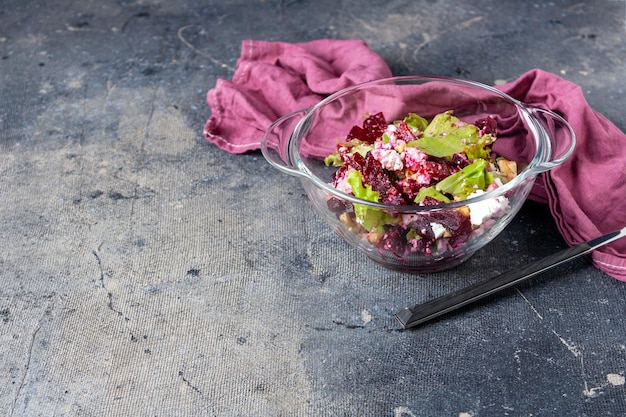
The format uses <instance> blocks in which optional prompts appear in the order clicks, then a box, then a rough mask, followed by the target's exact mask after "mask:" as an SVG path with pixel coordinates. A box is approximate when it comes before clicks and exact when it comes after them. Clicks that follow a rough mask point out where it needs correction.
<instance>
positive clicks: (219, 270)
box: [0, 0, 626, 417]
mask: <svg viewBox="0 0 626 417" xmlns="http://www.w3.org/2000/svg"><path fill="white" fill-rule="evenodd" d="M625 22H626V4H625V2H624V1H622V0H618V1H612V0H597V1H562V0H560V1H552V2H543V1H536V2H531V1H523V2H521V1H513V0H507V1H502V0H481V1H471V2H465V1H460V0H456V1H437V0H432V1H399V0H396V1H371V2H367V3H366V2H357V1H336V0H316V1H274V0H265V1H243V0H241V1H216V0H203V1H200V0H181V1H166V0H145V1H143V0H141V1H134V0H119V1H96V0H85V1H82V0H81V1H77V0H74V1H73V0H50V1H22V0H3V1H2V3H1V4H0V58H1V59H0V77H1V80H0V152H1V158H0V198H1V202H0V283H1V285H0V415H6V416H13V417H18V416H20V417H21V416H112V415H119V416H394V417H417V416H420V417H422V416H455V417H457V416H458V417H471V416H474V417H476V416H506V415H510V416H535V417H536V416H564V415H568V416H624V415H625V414H626V391H625V385H624V375H625V373H626V324H624V321H623V316H624V311H625V309H626V304H625V301H624V300H625V299H626V285H624V284H623V283H619V282H617V281H616V280H614V279H612V278H610V277H608V276H607V275H604V274H603V273H601V272H599V271H597V270H596V269H594V268H593V267H591V266H589V265H588V264H587V262H586V261H585V260H578V261H575V262H573V263H571V264H569V265H567V266H566V267H563V268H560V269H559V270H557V271H555V272H554V273H551V274H548V275H545V276H542V277H541V278H538V279H536V280H534V281H532V282H530V283H527V284H524V285H520V286H518V287H517V288H515V289H512V290H510V291H507V292H505V293H503V294H501V295H498V296H497V297H492V298H490V299H488V300H486V301H484V302H481V303H480V304H479V305H477V306H475V307H474V308H467V309H464V310H463V311H461V312H460V313H459V314H454V315H450V316H447V317H444V318H442V319H441V320H438V321H435V322H432V323H430V324H427V325H425V326H423V327H420V328H418V329H416V330H414V331H401V330H400V329H399V326H398V325H397V323H396V322H395V320H394V318H393V314H394V313H395V312H396V311H397V310H398V309H401V308H403V307H405V306H406V305H409V304H413V303H415V302H418V301H423V300H426V299H428V298H430V297H433V296H436V295H441V294H444V293H445V292H447V291H450V290H453V289H456V288H460V287H461V286H463V285H465V284H467V283H468V282H473V281H476V280H479V279H483V278H486V277H488V276H491V275H493V274H495V273H496V272H498V271H504V270H507V269H509V268H512V267H515V266H517V265H523V264H525V263H527V262H529V261H530V260H532V259H536V258H538V257H541V256H543V255H545V254H547V253H552V252H554V251H556V250H558V249H560V248H563V247H564V244H563V241H562V240H561V238H560V236H559V235H558V233H557V231H556V228H555V226H554V224H553V221H552V219H551V217H550V216H549V213H548V211H547V208H546V207H543V206H539V205H536V204H528V205H527V206H525V208H524V209H523V211H522V212H521V213H520V214H519V215H518V216H517V218H516V219H515V220H514V222H513V223H512V224H511V226H510V227H509V228H507V229H506V231H505V232H503V233H502V234H501V235H500V236H499V237H498V238H497V239H496V240H495V241H494V242H493V243H492V244H490V245H489V246H487V247H486V248H485V249H484V250H482V251H481V252H479V253H478V254H477V255H476V256H475V257H473V258H472V259H471V260H470V261H468V262H467V263H466V264H464V265H462V266H460V267H458V268H456V269H454V270H452V271H448V272H444V273H439V274H433V275H424V276H414V275H409V274H403V273H397V272H392V271H388V270H385V269H383V268H381V267H378V266H376V265H373V264H372V263H369V262H364V261H362V260H357V259H355V252H354V251H353V250H352V249H351V248H349V247H348V246H347V245H346V244H344V243H343V242H342V241H340V240H339V238H337V237H335V236H334V235H333V234H332V233H331V232H330V231H329V230H327V228H326V226H325V225H324V224H323V223H322V222H321V220H320V219H318V218H317V217H316V215H315V214H314V213H313V211H312V209H311V207H310V205H309V204H308V203H307V201H306V199H305V196H304V194H303V191H302V188H301V186H300V184H299V183H298V181H297V180H296V179H294V178H291V177H288V176H285V175H284V174H281V173H280V172H278V171H275V170H273V169H272V168H271V167H270V166H269V164H267V163H266V162H265V161H264V160H263V158H262V156H261V155H260V154H259V153H251V154H246V155H229V154H226V153H224V152H221V151H219V150H218V149H217V148H215V147H214V146H213V145H210V144H208V143H206V142H205V141H204V140H203V138H202V128H203V125H204V122H205V120H206V119H207V118H208V117H209V115H210V109H209V108H208V107H207V106H206V104H205V94H206V91H207V90H208V89H210V88H211V87H213V86H214V85H215V81H216V79H217V78H218V77H223V78H227V79H228V78H230V77H231V76H232V73H233V70H234V67H235V63H236V59H237V57H238V56H239V48H240V43H241V40H243V39H263V40H280V41H289V42H300V41H307V40H312V39H317V38H322V37H331V38H362V39H365V40H366V41H367V42H368V44H369V45H370V47H371V48H372V49H373V50H374V51H376V52H377V53H379V54H380V55H381V56H382V57H383V58H384V59H385V60H386V61H387V62H388V63H389V65H390V66H391V68H392V70H393V72H394V74H396V75H404V74H437V75H447V76H454V77H461V78H468V79H472V80H476V81H481V82H484V83H488V84H493V83H496V82H501V81H510V80H513V79H515V78H516V77H517V76H519V75H520V74H522V73H523V72H524V71H526V70H528V69H531V68H534V67H539V68H542V69H545V70H547V71H551V72H554V73H557V74H559V75H561V76H563V77H564V78H566V79H569V80H571V81H573V82H576V83H578V84H579V85H581V86H582V88H583V90H584V92H585V94H586V95H587V98H588V101H589V102H590V104H591V105H592V106H593V107H594V108H595V109H596V110H598V111H600V112H601V113H603V114H605V115H606V116H607V117H608V118H609V119H611V120H612V121H613V122H614V123H615V124H617V125H618V126H619V127H620V128H621V129H622V130H624V129H625V128H626V117H625V116H624V109H626V98H625V97H626V95H625V94H624V79H625V78H626V70H625V62H624V60H625V57H626V45H625V44H626V23H625ZM619 203H623V202H616V204H619Z"/></svg>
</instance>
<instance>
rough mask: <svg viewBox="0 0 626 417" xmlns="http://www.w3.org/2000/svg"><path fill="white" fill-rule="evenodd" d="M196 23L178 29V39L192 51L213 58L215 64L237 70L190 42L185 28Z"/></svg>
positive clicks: (202, 30) (202, 31)
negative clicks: (186, 36)
mask: <svg viewBox="0 0 626 417" xmlns="http://www.w3.org/2000/svg"><path fill="white" fill-rule="evenodd" d="M192 26H194V25H187V26H183V27H181V28H180V29H178V39H180V41H181V42H182V43H184V44H185V45H186V46H187V47H188V48H189V49H191V50H192V51H194V52H195V53H197V54H198V55H201V56H203V57H205V58H209V59H210V60H211V62H213V63H214V64H215V65H218V66H220V67H222V68H225V69H227V70H229V71H233V72H234V71H235V68H233V67H231V66H230V65H227V64H225V63H223V62H222V61H219V60H217V59H215V58H213V57H212V56H211V55H209V54H207V53H206V52H203V51H201V50H199V49H198V48H196V47H195V46H193V44H192V43H191V42H189V41H188V40H187V38H185V34H184V32H185V30H187V29H189V28H190V27H192ZM200 33H204V29H201V32H200Z"/></svg>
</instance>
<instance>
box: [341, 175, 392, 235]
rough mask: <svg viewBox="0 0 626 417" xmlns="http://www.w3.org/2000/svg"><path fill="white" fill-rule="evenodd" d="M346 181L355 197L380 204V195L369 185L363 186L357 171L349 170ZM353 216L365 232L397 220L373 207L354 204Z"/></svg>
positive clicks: (361, 177)
mask: <svg viewBox="0 0 626 417" xmlns="http://www.w3.org/2000/svg"><path fill="white" fill-rule="evenodd" d="M346 181H348V184H350V187H351V188H352V194H354V196H355V197H358V198H361V199H363V200H367V201H373V202H375V203H378V202H380V193H379V192H378V191H374V190H372V186H371V185H369V184H363V176H362V175H361V173H360V172H359V171H357V170H350V171H348V173H347V174H346ZM354 214H355V215H356V218H357V221H358V222H359V224H360V225H361V226H363V227H364V228H365V229H366V230H372V229H375V228H379V227H382V226H383V225H385V224H394V223H397V221H398V220H397V219H396V218H395V217H393V216H391V215H390V214H389V213H387V212H385V211H383V210H380V209H378V208H375V207H368V206H366V205H364V204H358V203H355V204H354Z"/></svg>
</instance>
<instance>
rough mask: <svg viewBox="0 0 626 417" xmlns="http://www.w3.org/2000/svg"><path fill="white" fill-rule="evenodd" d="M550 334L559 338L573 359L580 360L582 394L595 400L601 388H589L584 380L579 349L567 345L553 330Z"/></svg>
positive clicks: (583, 365) (583, 367) (581, 356)
mask: <svg viewBox="0 0 626 417" xmlns="http://www.w3.org/2000/svg"><path fill="white" fill-rule="evenodd" d="M552 333H554V335H555V336H556V337H558V338H559V340H560V341H561V343H563V345H564V346H565V347H566V348H567V350H569V351H570V352H571V353H572V355H574V357H576V358H578V359H579V360H580V375H581V377H582V379H583V394H584V395H585V396H586V397H589V398H595V397H597V396H599V395H600V394H601V393H602V392H601V389H602V387H601V386H600V387H595V388H589V384H588V383H587V380H586V378H585V374H586V371H585V359H584V357H583V354H582V352H581V351H580V349H578V347H577V346H575V345H573V344H571V343H569V342H568V341H567V340H565V339H564V338H563V337H562V336H561V335H560V334H558V333H557V332H555V331H554V330H552Z"/></svg>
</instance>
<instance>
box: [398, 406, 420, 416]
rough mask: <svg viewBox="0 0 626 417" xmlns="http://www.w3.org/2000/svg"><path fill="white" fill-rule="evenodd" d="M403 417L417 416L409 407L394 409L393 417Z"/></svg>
mask: <svg viewBox="0 0 626 417" xmlns="http://www.w3.org/2000/svg"><path fill="white" fill-rule="evenodd" d="M403 416H408V417H417V416H416V415H415V414H413V411H411V409H410V408H409V407H403V406H400V407H396V408H394V409H393V417H403Z"/></svg>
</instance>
